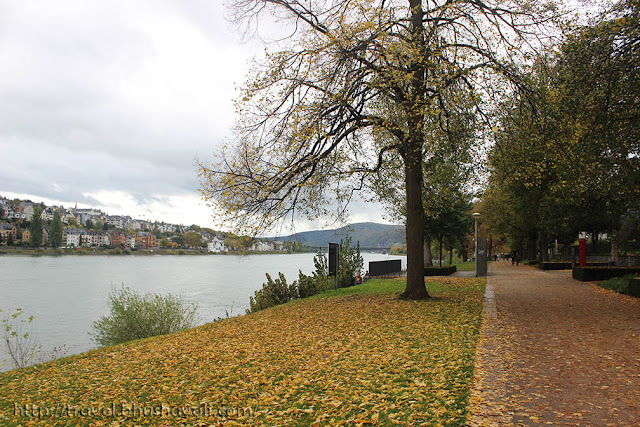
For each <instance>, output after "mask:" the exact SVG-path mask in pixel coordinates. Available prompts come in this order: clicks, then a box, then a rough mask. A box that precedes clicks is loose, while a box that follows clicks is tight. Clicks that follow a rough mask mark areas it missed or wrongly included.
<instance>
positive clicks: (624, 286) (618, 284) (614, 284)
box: [598, 274, 634, 295]
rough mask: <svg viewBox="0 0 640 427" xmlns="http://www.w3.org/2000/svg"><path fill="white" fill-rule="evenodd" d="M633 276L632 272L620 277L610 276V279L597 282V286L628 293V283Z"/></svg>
mask: <svg viewBox="0 0 640 427" xmlns="http://www.w3.org/2000/svg"><path fill="white" fill-rule="evenodd" d="M633 278H634V275H633V274H629V275H626V276H622V277H612V278H611V279H608V280H604V281H602V282H599V283H598V286H600V287H602V288H605V289H610V290H612V291H614V292H617V293H619V294H627V295H630V294H631V292H630V287H629V284H630V282H631V280H632V279H633Z"/></svg>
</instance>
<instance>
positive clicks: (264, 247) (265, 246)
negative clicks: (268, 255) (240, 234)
mask: <svg viewBox="0 0 640 427" xmlns="http://www.w3.org/2000/svg"><path fill="white" fill-rule="evenodd" d="M251 250H253V251H256V252H269V251H272V250H273V245H272V244H271V242H260V241H258V242H255V243H254V244H253V246H252V247H251Z"/></svg>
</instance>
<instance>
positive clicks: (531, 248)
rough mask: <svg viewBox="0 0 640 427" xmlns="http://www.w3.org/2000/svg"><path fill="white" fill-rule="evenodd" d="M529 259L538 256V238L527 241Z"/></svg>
mask: <svg viewBox="0 0 640 427" xmlns="http://www.w3.org/2000/svg"><path fill="white" fill-rule="evenodd" d="M527 252H528V254H527V255H528V256H527V259H530V260H534V259H536V258H537V256H536V240H535V238H531V237H530V238H529V239H528V242H527Z"/></svg>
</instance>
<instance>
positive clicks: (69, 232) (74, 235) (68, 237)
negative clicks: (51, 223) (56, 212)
mask: <svg viewBox="0 0 640 427" xmlns="http://www.w3.org/2000/svg"><path fill="white" fill-rule="evenodd" d="M84 233H85V231H84V230H82V229H78V228H68V227H65V228H64V230H63V232H62V240H63V242H65V245H66V246H68V247H71V246H75V247H78V246H80V245H81V236H82V234H84Z"/></svg>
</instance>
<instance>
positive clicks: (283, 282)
mask: <svg viewBox="0 0 640 427" xmlns="http://www.w3.org/2000/svg"><path fill="white" fill-rule="evenodd" d="M297 296H298V291H297V283H296V282H293V283H292V284H290V285H288V284H287V279H286V278H285V277H284V274H282V273H278V278H277V279H276V280H273V279H271V276H270V275H269V273H267V283H263V284H262V289H259V290H257V291H255V293H254V296H252V297H249V309H248V310H247V314H248V313H254V312H256V311H260V310H264V309H265V308H269V307H273V306H275V305H280V304H284V303H286V302H289V301H291V300H292V299H295V298H297Z"/></svg>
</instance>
